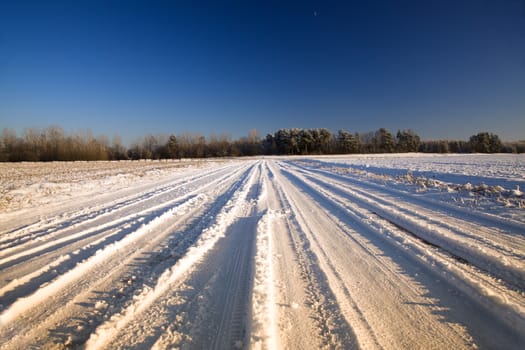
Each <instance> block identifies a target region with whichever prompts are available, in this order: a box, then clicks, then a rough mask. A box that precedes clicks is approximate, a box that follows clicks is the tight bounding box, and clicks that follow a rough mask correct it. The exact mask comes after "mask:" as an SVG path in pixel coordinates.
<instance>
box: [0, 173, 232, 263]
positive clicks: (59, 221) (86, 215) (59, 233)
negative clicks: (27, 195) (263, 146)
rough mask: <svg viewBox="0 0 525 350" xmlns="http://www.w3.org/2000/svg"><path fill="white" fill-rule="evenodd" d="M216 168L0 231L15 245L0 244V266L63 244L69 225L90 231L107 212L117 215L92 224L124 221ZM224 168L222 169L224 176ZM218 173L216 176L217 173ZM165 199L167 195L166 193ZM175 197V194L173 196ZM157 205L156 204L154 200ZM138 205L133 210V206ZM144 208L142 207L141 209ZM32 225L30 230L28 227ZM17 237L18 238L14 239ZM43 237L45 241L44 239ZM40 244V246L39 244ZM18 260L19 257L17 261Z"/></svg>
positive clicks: (208, 176) (71, 227)
mask: <svg viewBox="0 0 525 350" xmlns="http://www.w3.org/2000/svg"><path fill="white" fill-rule="evenodd" d="M228 168H229V167H226V168H221V169H219V170H220V172H224V170H227V169H228ZM220 172H219V171H211V172H210V173H206V174H204V175H197V176H194V177H192V178H190V179H186V178H182V179H178V180H177V181H176V182H175V183H171V184H170V185H168V186H164V187H161V188H160V189H159V188H156V189H154V190H153V191H147V192H145V193H143V194H140V195H138V196H137V195H134V196H132V197H131V198H127V199H125V200H118V201H116V202H110V203H104V204H103V205H101V206H100V205H99V206H98V207H97V206H96V207H95V208H88V209H83V210H81V211H80V213H73V214H61V215H59V216H58V217H55V218H51V219H48V221H50V222H48V223H44V224H42V223H37V224H34V225H30V226H29V227H24V228H22V229H21V230H14V231H13V233H15V234H16V235H17V236H16V237H14V238H9V234H8V235H2V236H1V237H5V236H7V238H8V239H7V240H6V241H12V240H15V242H16V245H14V246H12V247H9V246H6V247H2V248H0V268H2V269H4V268H5V267H7V266H4V265H3V264H5V262H6V261H11V260H13V259H16V258H20V257H23V256H24V255H29V254H30V253H32V252H35V251H38V249H44V248H48V247H49V246H53V245H54V244H56V245H57V246H59V247H60V246H62V245H67V243H68V238H69V237H71V233H70V232H69V231H70V230H72V229H78V228H81V227H88V229H87V230H86V231H85V232H86V234H89V233H90V232H92V231H94V230H95V229H93V228H91V227H92V226H93V224H94V223H96V221H102V220H107V219H106V217H109V218H108V219H109V220H111V216H117V217H118V219H117V220H114V221H109V222H106V223H105V224H103V225H100V224H98V225H96V227H101V228H104V227H105V226H108V227H109V226H110V225H111V224H112V223H119V222H121V221H125V220H126V219H127V218H129V217H132V216H133V215H136V216H138V214H140V212H146V211H148V209H152V208H148V207H146V204H147V203H148V202H151V201H152V200H154V199H155V198H158V197H160V196H163V195H164V196H165V195H166V194H167V195H169V196H172V197H173V196H174V195H175V196H176V195H178V193H179V191H180V190H184V189H185V188H187V187H188V186H190V185H192V184H194V183H198V182H201V181H202V180H205V179H207V178H213V177H224V176H225V175H224V174H220ZM227 174H228V172H227V171H226V176H227ZM217 175H219V176H217ZM168 199H169V197H168ZM175 199H176V198H175ZM155 205H156V206H159V205H158V204H155ZM139 206H142V208H141V209H139V213H137V209H136V208H137V207H139ZM143 208H146V209H143ZM31 228H33V230H31ZM20 231H22V232H27V233H25V234H20ZM77 235H78V233H77ZM17 237H21V239H17ZM46 241H48V242H47V243H46ZM4 243H5V242H4ZM43 246H44V248H42V247H43ZM19 262H20V261H19Z"/></svg>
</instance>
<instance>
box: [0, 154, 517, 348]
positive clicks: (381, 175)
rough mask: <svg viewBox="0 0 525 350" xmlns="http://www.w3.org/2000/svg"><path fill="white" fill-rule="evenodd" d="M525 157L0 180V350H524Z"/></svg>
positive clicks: (224, 163) (7, 175)
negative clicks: (78, 349)
mask: <svg viewBox="0 0 525 350" xmlns="http://www.w3.org/2000/svg"><path fill="white" fill-rule="evenodd" d="M523 189H525V157H523V156H520V155H490V156H487V155H453V156H452V155H421V154H409V155H374V156H332V157H287V158H278V157H270V158H257V159H255V158H254V159H239V160H235V159H232V160H207V161H193V160H185V161H168V162H155V161H149V162H93V163H86V162H71V163H21V164H0V193H1V196H2V197H1V200H0V348H2V349H32V348H42V349H44V348H82V349H134V348H135V349H172V348H183V349H236V348H238V349H248V348H253V349H279V348H283V349H284V348H289V349H319V348H325V349H359V348H363V349H382V348H383V349H414V348H417V349H420V348H421V349H423V348H424V349H431V348H434V349H466V348H481V349H483V348H502V349H523V347H524V345H525V332H524V330H525V197H524V194H523V192H522V191H523Z"/></svg>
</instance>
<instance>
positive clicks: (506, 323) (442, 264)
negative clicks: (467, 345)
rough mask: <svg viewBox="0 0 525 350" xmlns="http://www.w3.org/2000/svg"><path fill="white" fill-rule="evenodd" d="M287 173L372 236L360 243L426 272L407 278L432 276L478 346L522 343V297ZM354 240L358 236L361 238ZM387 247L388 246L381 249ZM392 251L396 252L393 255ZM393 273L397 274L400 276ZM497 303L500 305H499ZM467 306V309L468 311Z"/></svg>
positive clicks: (440, 294)
mask: <svg viewBox="0 0 525 350" xmlns="http://www.w3.org/2000/svg"><path fill="white" fill-rule="evenodd" d="M287 171H289V173H288V176H290V178H291V179H292V180H293V181H294V182H295V183H296V184H297V186H299V187H301V188H303V189H304V191H305V192H306V193H307V194H308V195H310V196H312V197H313V198H314V200H315V201H316V202H318V203H324V204H323V206H325V208H326V211H327V213H339V214H338V216H339V218H340V219H342V220H343V221H344V222H346V224H347V225H350V226H355V225H356V224H354V223H357V226H355V227H356V230H357V231H356V233H358V232H363V233H366V232H370V234H371V235H363V238H364V239H372V242H374V244H375V245H376V247H381V249H387V250H391V249H389V248H388V246H390V247H392V248H394V251H391V252H389V253H387V255H388V256H390V257H392V258H394V259H395V260H400V256H404V255H406V256H407V257H409V258H410V257H413V258H415V259H411V260H413V261H414V262H415V263H416V265H415V266H418V265H419V266H421V268H424V270H426V271H427V272H426V273H425V275H423V274H421V272H422V271H424V270H421V271H419V272H418V271H416V272H415V273H411V274H412V275H413V276H415V277H416V278H417V279H418V280H421V281H423V280H425V278H424V276H426V275H427V274H430V275H429V276H428V278H426V285H427V287H428V288H430V289H429V291H430V292H432V293H434V294H435V295H437V296H438V297H439V298H440V299H441V300H444V301H446V303H451V304H454V303H455V304H456V305H455V308H456V309H458V310H463V311H457V312H455V313H454V314H450V317H454V318H456V319H457V320H461V322H463V323H464V324H466V325H467V326H468V327H469V330H470V331H473V332H474V334H475V335H476V339H477V340H478V341H481V342H482V343H484V344H486V345H485V346H495V345H496V344H500V345H501V344H505V347H507V348H513V347H515V346H516V344H517V343H519V342H520V340H519V339H520V336H519V335H518V334H519V329H520V327H521V326H520V325H523V324H524V318H523V312H522V311H520V310H522V306H519V305H521V304H522V303H523V299H522V298H521V297H520V296H518V295H516V294H515V293H513V292H512V291H508V290H506V289H505V288H502V286H501V285H498V283H497V281H495V280H493V279H487V277H485V276H484V275H483V274H480V273H479V272H476V271H473V270H471V269H468V267H465V266H464V264H462V263H458V262H455V261H454V259H452V258H451V257H450V256H446V255H441V254H440V253H439V251H434V250H433V249H429V247H428V246H426V247H425V245H424V244H422V243H421V242H419V243H418V242H417V241H416V242H414V239H411V237H410V236H409V235H408V234H407V233H406V232H403V231H402V230H400V229H399V228H398V227H395V226H394V225H391V224H390V223H388V222H382V221H381V219H379V218H378V217H376V218H375V219H374V217H375V215H374V214H372V213H371V212H370V211H369V210H368V209H366V208H360V207H359V206H358V204H359V202H351V201H348V200H345V199H343V198H342V197H340V194H339V195H338V194H337V192H330V191H328V190H325V189H323V188H324V187H330V186H329V185H326V184H325V183H322V184H317V183H316V182H315V181H314V180H313V179H312V178H310V180H308V179H307V178H306V177H307V176H306V175H304V176H303V175H299V174H298V173H294V171H293V170H291V169H289V170H287ZM343 213H347V214H343ZM346 216H349V218H350V220H348V219H346V220H345V217H346ZM352 236H354V237H359V235H358V236H356V235H352ZM385 243H387V244H388V246H385V245H384V244H385ZM363 244H364V245H366V242H365V241H363ZM396 250H397V251H398V253H396V252H395V251H396ZM386 266H387V265H386ZM400 266H403V269H405V270H407V271H408V270H410V269H411V265H407V264H406V263H405V264H401V265H400ZM409 267H410V268H409ZM421 268H418V270H419V269H421ZM397 273H398V274H400V271H398V272H397ZM432 275H435V276H439V280H441V283H444V285H442V286H439V285H438V284H436V283H434V282H432V277H431V276H432ZM429 280H430V281H429ZM439 280H438V283H439ZM429 283H430V284H429ZM447 286H448V287H447ZM446 288H448V291H447V289H446ZM450 290H453V291H455V292H454V293H455V294H454V295H452V296H451V295H450V294H449V293H450ZM458 293H459V294H458ZM480 293H481V294H480ZM459 295H461V296H459ZM438 300H439V299H438ZM459 300H462V301H461V302H459ZM512 300H513V301H512ZM501 302H503V304H500V303H501ZM463 304H464V305H463ZM465 305H470V309H469V308H468V307H466V306H465ZM503 305H507V306H509V305H510V308H509V309H506V308H505V307H503V308H502V306H503ZM436 306H437V305H436ZM516 308H517V309H516ZM473 310H476V311H475V312H477V316H472V313H473V312H474V311H473ZM451 311H452V310H451ZM454 311H455V310H454ZM463 313H464V314H463ZM489 324H490V326H489ZM493 329H494V330H493ZM491 331H492V332H491ZM487 344H490V345H487Z"/></svg>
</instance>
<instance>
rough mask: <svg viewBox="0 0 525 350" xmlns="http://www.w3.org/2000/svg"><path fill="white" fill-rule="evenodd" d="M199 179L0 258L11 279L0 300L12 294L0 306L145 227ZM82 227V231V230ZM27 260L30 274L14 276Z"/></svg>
mask: <svg viewBox="0 0 525 350" xmlns="http://www.w3.org/2000/svg"><path fill="white" fill-rule="evenodd" d="M213 173H215V172H213ZM229 176H231V174H226V175H222V176H220V177H218V178H215V179H214V180H213V181H212V183H218V182H220V181H223V180H225V179H227V178H228V177H229ZM203 178H207V177H203V176H199V177H197V180H195V181H193V179H192V180H184V181H183V182H184V183H185V186H182V185H180V184H179V185H177V186H173V188H172V190H173V191H174V193H173V195H170V196H169V197H168V198H166V199H164V202H163V203H160V204H154V205H153V206H150V207H146V208H145V209H142V208H144V206H145V204H146V203H147V202H146V203H145V202H144V201H142V200H140V201H138V202H131V203H129V205H128V206H127V207H125V208H120V209H121V210H118V211H116V212H114V211H113V210H110V211H111V212H112V214H114V217H113V218H108V217H106V216H105V215H103V216H102V217H101V218H100V219H101V223H99V224H98V225H96V226H93V223H94V222H93V223H88V224H86V225H84V224H83V225H81V226H79V227H78V231H77V232H76V233H74V232H73V233H68V234H67V235H64V236H63V237H62V238H57V239H55V240H52V241H48V242H43V243H40V245H38V246H36V247H34V248H32V249H25V250H21V251H20V252H18V253H16V254H13V255H11V256H8V257H4V258H3V259H0V266H1V267H0V268H1V269H2V270H3V276H4V278H10V279H11V282H9V283H8V284H7V285H4V286H3V287H2V288H0V298H2V295H3V294H5V293H6V292H9V291H12V292H13V293H11V294H12V297H9V298H5V297H4V298H2V299H0V300H1V304H3V305H4V307H5V306H6V305H7V304H9V303H10V300H11V299H13V298H15V299H16V298H17V297H19V296H23V295H24V294H27V293H29V292H31V291H32V290H34V289H35V288H37V287H38V286H39V284H42V283H45V282H47V281H49V280H50V279H51V278H52V277H54V276H53V274H54V275H56V274H58V273H59V272H58V271H55V270H59V271H60V273H63V272H64V271H67V270H68V269H70V268H71V267H73V266H74V265H75V264H76V263H78V262H80V261H81V260H84V259H85V258H86V257H87V256H89V255H90V254H91V253H93V252H95V251H97V250H98V249H101V248H103V247H104V246H105V245H108V244H110V243H112V242H115V241H118V240H120V239H122V238H123V237H125V236H126V235H127V234H129V233H131V232H133V231H134V230H136V229H138V227H140V225H144V224H147V223H148V222H149V221H151V220H152V219H154V218H155V217H156V215H157V212H158V213H161V212H163V211H165V210H166V209H167V208H169V207H170V206H173V205H174V203H175V204H176V203H177V202H178V201H180V198H184V195H185V194H186V193H188V192H189V191H191V190H192V189H197V188H200V186H202V184H201V183H200V182H201V179H203ZM190 184H191V186H190ZM181 196H182V197H181ZM141 197H143V196H141ZM170 198H171V199H170ZM137 206H140V209H139V210H138V211H137V210H136V208H137ZM122 209H125V210H126V211H125V212H122ZM108 220H109V221H108ZM84 227H86V228H85V229H83V228H84ZM60 248H63V249H60ZM58 249H60V250H58ZM50 253H53V254H50ZM32 258H39V260H41V261H43V264H42V265H41V267H40V268H39V269H37V270H39V271H41V272H42V274H40V275H39V274H36V272H35V271H34V270H35V266H39V261H35V259H32ZM30 259H32V261H31V264H26V265H25V266H28V267H29V268H30V271H31V272H30V273H28V274H27V275H25V276H24V275H20V274H18V275H16V274H15V273H16V272H17V271H19V270H20V269H18V267H17V266H15V265H18V264H20V263H22V262H25V261H27V260H30ZM57 260H60V261H62V264H61V265H60V266H56V265H57ZM46 262H47V263H46ZM11 266H13V269H12V270H13V272H9V271H8V270H7V268H8V267H11ZM51 267H53V269H51ZM20 271H23V270H20ZM46 272H48V275H49V276H48V277H46V276H44V273H46ZM49 273H50V274H49ZM10 275H13V277H10ZM37 277H38V278H37ZM28 281H32V283H31V285H32V286H31V287H30V286H28V285H26V284H27V282H28ZM17 287H23V288H24V292H23V293H18V294H17V293H16V288H17Z"/></svg>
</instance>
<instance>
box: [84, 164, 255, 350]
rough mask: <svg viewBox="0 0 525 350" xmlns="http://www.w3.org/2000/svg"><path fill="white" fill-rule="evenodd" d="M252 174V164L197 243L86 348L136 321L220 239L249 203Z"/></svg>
mask: <svg viewBox="0 0 525 350" xmlns="http://www.w3.org/2000/svg"><path fill="white" fill-rule="evenodd" d="M254 177H255V172H254V170H253V168H252V170H251V174H250V177H249V178H248V179H247V180H246V182H245V183H244V184H243V188H242V189H241V190H240V191H237V192H236V193H235V194H234V197H233V198H232V199H231V200H230V201H229V202H228V203H227V204H226V205H225V206H224V208H223V210H221V213H220V214H219V215H218V217H217V222H216V223H215V224H214V225H212V226H210V227H208V228H206V229H205V230H204V231H203V232H202V234H201V235H200V238H199V240H198V241H197V242H196V244H195V245H194V246H192V247H191V248H190V249H189V250H188V251H187V253H186V254H185V255H184V256H183V257H182V258H181V259H180V260H178V261H177V263H176V264H175V265H174V266H172V267H170V268H168V269H166V270H165V271H164V273H162V275H161V276H160V277H159V279H158V281H157V283H156V285H155V286H154V287H153V288H152V289H150V290H145V291H144V292H143V293H142V294H140V295H138V296H137V297H136V298H135V299H134V302H133V303H132V304H131V305H129V306H128V307H127V308H126V309H125V310H124V311H123V312H121V313H119V314H117V315H114V316H113V317H112V318H111V319H110V320H108V321H107V322H106V323H104V324H102V325H100V326H99V327H98V328H97V330H96V331H95V332H94V333H93V334H92V336H91V337H90V339H89V340H88V342H87V343H86V347H87V349H99V348H104V347H105V346H107V345H108V344H109V343H111V342H112V341H113V340H114V339H115V337H116V336H117V335H118V334H119V332H121V331H123V330H124V329H125V328H126V327H127V326H128V324H130V323H132V322H133V321H135V320H136V318H138V317H139V316H140V315H141V314H142V313H144V312H145V311H146V310H147V309H148V308H150V307H151V306H152V304H153V303H155V302H156V301H157V299H159V298H160V297H161V296H162V295H164V294H165V293H167V292H168V291H169V290H170V289H171V288H172V287H173V285H174V284H176V283H177V282H178V281H179V280H180V279H181V278H183V277H184V276H185V275H186V274H188V273H190V272H191V271H192V268H193V267H194V266H195V264H196V263H197V262H199V260H201V259H202V258H203V257H204V256H205V255H206V254H207V253H208V252H209V251H210V250H211V249H212V248H213V247H214V246H215V244H216V243H217V242H218V241H219V239H221V238H222V237H224V234H225V232H226V229H227V228H228V227H229V226H230V225H231V224H232V223H233V222H234V221H235V219H236V217H237V216H238V215H239V214H240V213H241V211H242V210H243V208H244V207H245V206H246V205H249V203H247V202H246V199H247V195H248V191H249V190H250V188H251V186H252V185H253V183H254V181H255V179H254Z"/></svg>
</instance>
